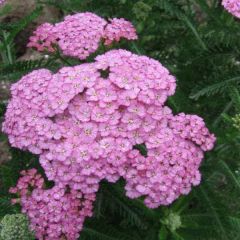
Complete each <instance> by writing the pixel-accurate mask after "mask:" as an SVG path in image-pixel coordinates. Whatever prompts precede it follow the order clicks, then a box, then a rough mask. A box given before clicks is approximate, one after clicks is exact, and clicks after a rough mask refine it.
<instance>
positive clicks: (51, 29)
mask: <svg viewBox="0 0 240 240" xmlns="http://www.w3.org/2000/svg"><path fill="white" fill-rule="evenodd" d="M121 38H125V39H128V40H135V39H137V34H136V30H135V28H134V27H133V25H132V24H131V22H129V21H126V20H124V19H122V18H121V19H117V18H114V19H112V20H110V22H109V23H108V22H107V21H106V20H104V19H103V18H101V17H99V16H97V15H95V14H93V13H89V12H86V13H77V14H74V15H69V16H66V17H65V19H64V21H62V22H60V23H56V24H55V25H51V24H49V23H44V24H42V25H40V26H39V27H38V28H37V29H36V31H35V32H34V35H33V36H31V37H30V42H29V44H28V47H34V48H36V49H37V50H38V51H40V52H41V51H44V50H47V51H49V52H53V51H54V46H56V45H57V46H58V47H59V48H60V49H61V50H62V52H63V54H64V55H66V56H71V57H77V58H79V59H81V60H83V59H86V58H87V57H88V56H89V55H90V54H91V53H94V52H95V51H96V50H97V49H98V47H99V45H100V43H101V40H102V39H105V45H110V44H111V43H112V42H113V41H120V39H121Z"/></svg>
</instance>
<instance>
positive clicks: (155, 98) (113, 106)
mask: <svg viewBox="0 0 240 240" xmlns="http://www.w3.org/2000/svg"><path fill="white" fill-rule="evenodd" d="M175 87H176V83H175V78H174V77H173V76H172V75H170V73H169V71H168V70H167V69H166V68H164V67H163V66H162V65H161V64H160V63H159V62H157V61H155V60H153V59H150V58H148V57H145V56H138V55H135V54H132V53H130V52H128V51H126V50H112V51H109V52H107V53H106V54H103V55H100V56H97V57H96V59H95V62H93V63H85V64H81V65H78V66H74V67H64V68H62V69H60V70H59V72H57V73H55V74H52V73H51V72H50V71H48V70H46V69H41V70H36V71H33V72H32V73H30V74H28V75H26V76H24V77H23V78H22V79H21V80H20V81H19V82H17V83H15V84H14V85H13V86H12V88H11V92H12V99H11V101H10V103H9V105H8V108H7V112H6V115H5V122H4V124H3V131H4V132H5V133H7V134H8V136H9V141H10V143H11V145H12V146H13V147H17V148H20V149H24V150H29V151H31V152H32V153H35V154H39V155H40V163H41V165H42V167H43V168H44V170H45V173H46V176H47V178H48V180H52V181H54V182H55V184H56V185H55V187H53V188H52V189H50V190H44V189H43V186H42V184H43V180H42V179H41V178H40V177H39V176H38V175H36V173H35V172H30V173H24V175H25V176H24V177H23V178H22V179H20V180H19V183H18V186H17V190H16V189H15V191H13V192H18V191H20V192H21V194H20V195H21V204H22V207H23V210H24V212H26V213H27V215H28V216H29V217H30V220H31V226H32V228H33V229H34V230H35V232H36V234H37V236H38V238H39V239H41V236H43V235H45V234H47V236H48V239H54V237H55V239H56V237H58V236H61V235H62V234H64V235H65V236H67V239H76V236H78V235H77V233H78V232H79V231H80V230H81V228H82V224H83V221H84V218H85V216H90V215H91V214H90V212H91V208H92V205H91V204H92V201H93V200H94V199H95V193H96V192H97V191H98V188H99V183H100V181H101V180H103V179H106V180H108V181H110V182H116V181H117V180H118V179H119V178H120V177H123V178H124V179H125V180H126V187H125V188H126V194H127V196H128V197H130V198H137V197H140V196H145V204H146V205H147V206H148V207H150V208H155V207H158V206H160V205H168V204H170V203H172V202H173V201H174V200H175V199H176V198H178V197H179V196H180V195H181V194H187V193H189V191H190V190H191V186H192V185H197V184H199V182H200V173H199V170H198V168H199V165H200V163H201V160H202V158H203V151H207V150H210V149H211V148H212V147H213V144H214V141H215V137H214V136H213V135H212V134H210V133H209V131H208V129H207V128H206V127H205V124H204V121H203V120H202V119H201V118H200V117H198V116H194V115H185V114H183V113H181V114H179V115H176V116H174V115H173V114H172V111H171V110H170V109H169V108H168V107H166V106H164V103H165V102H166V100H167V97H168V96H171V95H173V94H174V92H175ZM137 144H145V146H146V148H147V151H148V153H147V156H146V157H145V156H142V155H141V154H140V152H139V151H138V150H133V147H134V146H135V145H137ZM34 179H36V180H34ZM29 184H30V185H31V184H32V186H31V189H34V190H33V191H32V193H31V194H30V195H29V194H28V190H27V189H28V188H29ZM66 189H70V191H66ZM55 195H56V196H57V197H56V198H55V197H53V196H55ZM89 196H90V197H89ZM82 198H83V199H87V202H88V203H89V204H87V209H88V211H86V210H83V211H82V210H81V211H77V209H81V206H85V205H84V203H82ZM89 199H90V200H89ZM90 202H91V204H90ZM71 203H72V204H73V205H71ZM82 204H83V205H82ZM40 205H41V206H42V207H41V208H39V206H40ZM52 205H54V206H55V205H56V206H55V208H52ZM65 205H66V206H67V207H63V206H65ZM63 208H64V209H63ZM83 209H85V208H84V207H83ZM66 211H67V212H66ZM68 212H71V213H72V214H70V215H69V214H68ZM58 215H59V216H58ZM42 218H44V219H42ZM63 218H64V219H65V220H64V221H66V222H64V221H63ZM42 220H44V221H42ZM49 221H50V222H49ZM51 221H53V222H51ZM41 222H46V223H47V222H49V224H48V226H45V225H44V226H43V225H42V224H41ZM54 222H56V223H58V224H55V223H54ZM68 222H71V223H72V224H71V227H72V226H75V227H74V228H71V227H70V229H68V227H67V226H69V224H67V223H68ZM65 225H66V226H65Z"/></svg>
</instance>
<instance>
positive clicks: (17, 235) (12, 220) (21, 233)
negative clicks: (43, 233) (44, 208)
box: [0, 214, 34, 240]
mask: <svg viewBox="0 0 240 240" xmlns="http://www.w3.org/2000/svg"><path fill="white" fill-rule="evenodd" d="M0 239H1V240H34V235H33V233H32V232H31V231H30V230H29V221H28V219H27V217H26V215H24V214H11V215H10V214H7V215H5V216H4V217H3V218H2V219H1V221H0Z"/></svg>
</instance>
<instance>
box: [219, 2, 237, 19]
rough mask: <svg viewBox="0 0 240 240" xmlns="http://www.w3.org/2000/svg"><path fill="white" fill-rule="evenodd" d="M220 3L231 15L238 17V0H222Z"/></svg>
mask: <svg viewBox="0 0 240 240" xmlns="http://www.w3.org/2000/svg"><path fill="white" fill-rule="evenodd" d="M222 5H223V6H224V8H225V9H226V10H227V11H228V12H229V13H231V14H232V15H233V16H235V17H237V18H240V1H239V0H223V1H222Z"/></svg>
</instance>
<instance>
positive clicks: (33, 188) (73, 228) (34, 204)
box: [10, 169, 95, 240]
mask: <svg viewBox="0 0 240 240" xmlns="http://www.w3.org/2000/svg"><path fill="white" fill-rule="evenodd" d="M21 174H22V177H21V178H20V179H19V180H18V184H17V186H16V187H14V188H11V189H10V192H11V193H15V194H16V193H17V194H18V196H20V203H21V206H22V212H23V213H26V214H27V215H28V217H29V219H30V227H31V229H32V230H33V231H34V232H35V236H36V237H37V239H39V240H43V239H48V240H56V239H62V238H61V237H65V239H68V240H75V239H77V238H78V237H79V232H80V231H81V229H82V227H83V222H84V219H85V217H87V216H91V215H92V208H93V201H94V200H95V194H86V195H83V194H82V193H80V192H79V191H75V190H73V189H67V188H66V187H64V186H62V185H60V184H59V185H55V186H54V187H53V188H51V189H44V187H43V183H44V180H43V178H42V177H41V175H39V174H37V171H36V169H31V170H28V171H22V172H21ZM16 201H17V200H16V199H13V203H15V202H16ZM16 236H17V235H15V237H16ZM14 239H15V238H14ZM23 239H24V238H21V240H23ZM27 240H29V239H27Z"/></svg>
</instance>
